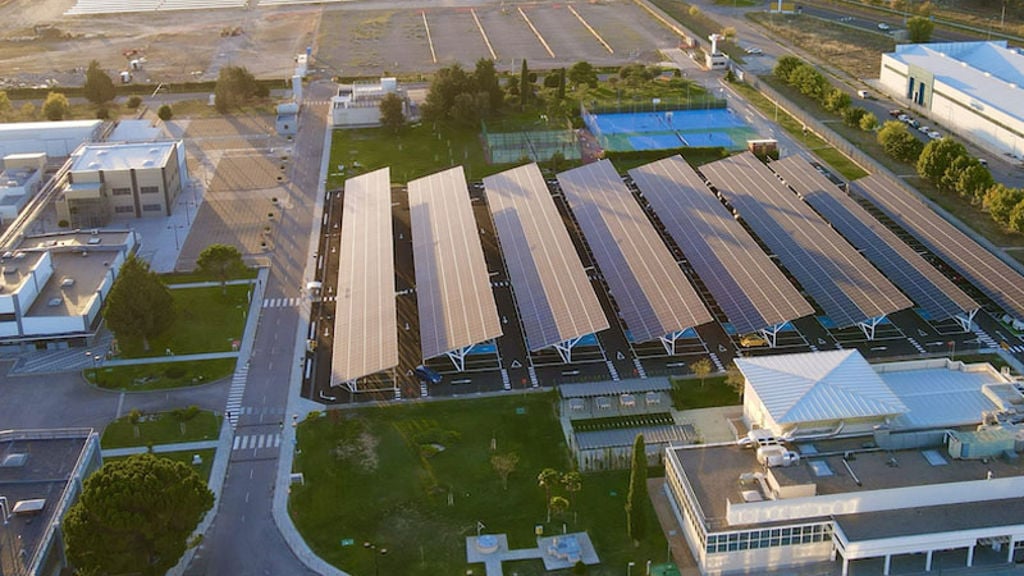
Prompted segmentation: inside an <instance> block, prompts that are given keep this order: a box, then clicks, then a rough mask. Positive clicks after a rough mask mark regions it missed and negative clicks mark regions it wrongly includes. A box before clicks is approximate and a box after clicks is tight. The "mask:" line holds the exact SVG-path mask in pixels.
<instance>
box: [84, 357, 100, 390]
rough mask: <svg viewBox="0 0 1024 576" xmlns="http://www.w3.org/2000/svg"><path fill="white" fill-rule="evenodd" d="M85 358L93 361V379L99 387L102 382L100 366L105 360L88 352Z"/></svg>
mask: <svg viewBox="0 0 1024 576" xmlns="http://www.w3.org/2000/svg"><path fill="white" fill-rule="evenodd" d="M85 357H86V358H89V359H90V360H92V379H93V380H95V381H96V385H97V386H99V385H100V384H101V382H100V368H99V364H100V362H101V361H102V360H103V359H102V358H100V355H99V354H93V353H92V352H86V353H85Z"/></svg>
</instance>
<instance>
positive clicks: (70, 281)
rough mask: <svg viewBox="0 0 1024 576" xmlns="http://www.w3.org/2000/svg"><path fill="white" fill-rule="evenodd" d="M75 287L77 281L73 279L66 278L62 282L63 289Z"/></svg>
mask: <svg viewBox="0 0 1024 576" xmlns="http://www.w3.org/2000/svg"><path fill="white" fill-rule="evenodd" d="M74 285H75V279H74V278H71V277H64V279H63V280H61V281H60V287H61V288H71V287H72V286H74Z"/></svg>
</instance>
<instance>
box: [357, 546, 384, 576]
mask: <svg viewBox="0 0 1024 576" xmlns="http://www.w3.org/2000/svg"><path fill="white" fill-rule="evenodd" d="M363 548H366V549H367V550H369V551H370V553H371V554H373V574H374V576H380V557H381V556H387V555H388V549H387V548H377V545H376V544H374V543H373V542H363Z"/></svg>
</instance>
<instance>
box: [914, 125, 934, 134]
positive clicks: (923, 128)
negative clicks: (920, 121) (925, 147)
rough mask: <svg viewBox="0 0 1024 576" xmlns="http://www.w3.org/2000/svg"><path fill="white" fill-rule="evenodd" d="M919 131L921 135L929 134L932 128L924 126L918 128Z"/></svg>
mask: <svg viewBox="0 0 1024 576" xmlns="http://www.w3.org/2000/svg"><path fill="white" fill-rule="evenodd" d="M917 131H918V132H920V133H921V134H927V133H929V132H932V127H931V126H923V125H922V126H918V127H917Z"/></svg>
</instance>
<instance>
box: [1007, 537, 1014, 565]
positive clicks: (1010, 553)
mask: <svg viewBox="0 0 1024 576" xmlns="http://www.w3.org/2000/svg"><path fill="white" fill-rule="evenodd" d="M1006 562H1007V564H1013V536H1010V549H1009V550H1007V551H1006Z"/></svg>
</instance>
